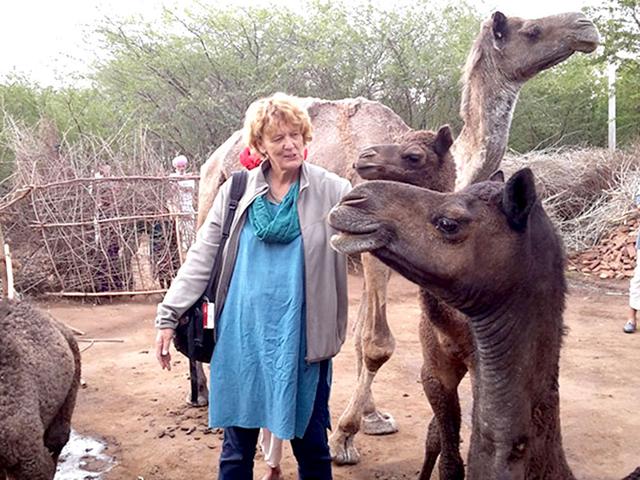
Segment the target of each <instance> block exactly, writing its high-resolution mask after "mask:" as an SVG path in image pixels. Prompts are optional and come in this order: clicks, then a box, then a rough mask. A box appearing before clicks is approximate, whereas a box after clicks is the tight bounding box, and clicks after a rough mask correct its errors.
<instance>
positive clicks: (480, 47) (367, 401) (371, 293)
mask: <svg viewBox="0 0 640 480" xmlns="http://www.w3.org/2000/svg"><path fill="white" fill-rule="evenodd" d="M598 41H599V37H598V32H597V30H596V28H595V27H594V25H593V23H591V22H590V21H589V20H587V19H586V17H584V15H582V14H580V13H568V14H562V15H554V16H550V17H545V18H541V19H536V20H523V19H520V18H507V17H505V15H504V14H502V13H501V12H496V13H494V14H493V15H492V17H491V18H490V19H489V20H487V21H485V22H484V23H483V25H482V28H481V30H480V34H479V35H478V36H477V37H476V39H475V41H474V45H473V47H472V49H471V52H470V54H469V56H468V58H467V62H466V65H465V70H464V74H463V85H464V87H463V95H462V103H461V110H460V115H461V117H462V119H463V120H464V126H463V128H462V131H461V132H460V135H459V136H458V137H457V138H456V140H455V142H454V143H453V146H452V147H451V153H452V155H453V158H454V160H455V163H456V173H455V175H453V176H451V177H447V178H440V179H439V180H438V181H437V182H438V184H439V185H442V186H446V188H443V189H441V188H438V187H437V186H435V184H432V185H426V186H429V188H432V189H436V190H440V191H450V190H452V189H453V186H454V183H455V187H456V188H458V189H459V188H461V187H463V186H465V185H466V184H469V183H472V182H476V181H478V180H481V179H485V178H486V177H488V175H489V173H490V172H491V171H493V170H494V169H497V168H498V166H499V164H500V161H501V160H502V157H503V155H504V152H505V149H506V145H507V141H508V138H509V128H510V126H511V118H512V114H513V110H514V108H515V104H516V101H517V98H518V93H519V91H520V89H521V88H522V86H523V85H524V84H525V83H526V82H527V81H528V80H529V79H531V78H533V77H534V76H535V75H536V74H537V73H539V72H540V71H542V70H544V69H547V68H550V67H552V66H554V65H557V64H558V63H560V62H562V61H563V60H565V59H567V58H568V57H569V56H570V55H571V54H572V53H574V52H575V51H581V52H591V51H593V50H594V49H595V48H596V46H597V44H598ZM403 151H406V152H409V151H410V148H409V144H406V145H401V146H398V145H397V144H396V145H395V147H394V146H392V145H378V146H373V147H369V148H366V149H365V150H363V151H362V153H361V155H360V158H359V159H358V161H357V162H356V164H355V167H356V171H358V173H359V174H360V175H361V176H363V177H364V178H365V179H367V180H370V179H376V178H377V179H388V180H398V181H401V182H407V183H413V184H419V183H418V182H419V180H416V179H415V178H413V174H414V173H415V172H413V171H411V170H405V171H403V172H402V173H400V174H398V173H397V172H396V173H393V172H391V171H389V169H386V170H384V169H382V170H380V168H381V167H380V165H381V164H386V163H388V164H393V163H394V162H396V161H398V155H400V154H401V153H402V152H403ZM394 155H395V158H394ZM372 164H376V165H378V167H377V168H378V169H379V170H378V171H376V170H375V169H371V168H370V169H368V170H365V169H363V168H359V167H361V166H362V165H372ZM429 174H430V178H431V179H430V181H431V182H434V181H435V180H434V177H438V176H440V175H444V176H447V175H450V169H446V168H445V169H442V170H439V171H431V172H429ZM363 267H364V268H363V270H364V276H365V287H366V288H365V294H364V295H363V301H362V304H361V307H360V312H359V319H362V320H359V321H358V322H359V324H361V325H360V326H359V327H360V328H359V329H363V330H364V332H363V333H359V332H358V330H357V331H356V344H357V347H356V350H357V353H358V355H359V357H358V385H357V387H356V389H355V391H354V394H353V396H352V398H351V401H350V402H349V405H348V406H347V408H346V409H345V411H344V413H343V414H342V416H341V417H340V420H339V422H338V428H337V429H336V430H335V432H334V433H333V434H332V435H331V438H330V445H331V450H332V455H333V458H334V461H335V462H336V463H338V464H354V463H357V462H358V461H359V453H358V450H357V448H356V447H355V445H354V443H353V437H354V435H355V434H356V433H357V431H358V430H359V427H360V423H361V418H363V415H364V419H365V421H364V422H363V425H364V426H365V427H367V426H368V425H367V423H368V422H367V419H370V418H373V419H374V421H375V427H376V429H377V431H378V432H379V433H390V432H393V431H395V424H394V422H393V419H392V418H391V417H390V416H389V415H388V414H382V413H379V412H376V410H375V406H374V403H373V398H372V395H371V384H372V383H373V379H374V378H375V375H376V373H377V371H378V369H379V368H380V367H381V366H382V365H383V364H384V363H385V362H386V361H387V360H388V359H389V358H390V357H391V355H392V354H393V350H394V348H395V342H394V339H393V335H392V333H391V331H390V330H389V327H388V324H387V321H386V316H385V312H384V305H385V304H386V279H387V278H388V275H389V272H388V270H386V269H385V268H384V267H383V266H381V265H379V263H378V262H375V260H374V259H369V258H365V256H363ZM430 308H431V309H432V310H438V309H439V307H436V306H434V305H431V306H430ZM442 314H443V315H447V316H450V315H453V314H452V313H450V312H448V313H446V314H445V313H442ZM356 328H357V329H358V326H357V327H356ZM459 331H460V329H455V331H454V332H452V333H456V332H459ZM423 345H424V342H423ZM423 349H425V347H424V346H423ZM436 350H437V349H436ZM468 353H469V352H468V351H460V352H457V353H456V354H455V355H456V356H457V357H458V362H456V363H460V364H461V365H464V364H466V365H467V366H466V367H460V368H462V369H461V370H457V371H456V372H451V374H452V376H453V377H455V378H456V379H457V380H456V381H453V380H451V381H450V382H449V385H448V386H447V388H446V389H445V390H444V391H445V392H446V393H447V395H449V396H450V400H455V402H454V403H455V404H457V393H456V387H457V385H458V383H459V381H460V379H462V377H463V376H464V374H465V373H466V370H467V368H468V366H469V359H466V360H465V357H466V356H467V354H468ZM429 356H430V354H429V353H428V352H427V351H425V362H426V363H427V364H429V363H437V361H438V359H437V358H431V361H429V360H428V359H429ZM361 358H364V364H365V365H366V368H365V369H362V360H361ZM430 377H431V376H430V375H427V378H430ZM453 377H452V378H453ZM458 377H459V378H458ZM423 380H425V374H424V373H423ZM423 385H425V391H426V390H427V389H428V388H431V389H432V390H433V389H435V388H436V387H437V388H444V385H443V383H442V382H436V384H434V383H433V382H432V381H428V382H426V383H425V382H423ZM427 396H429V395H427ZM436 409H437V408H436ZM437 410H438V411H442V410H443V409H442V408H440V409H437ZM452 414H453V416H452V417H451V419H450V420H451V422H446V424H447V425H448V426H449V429H450V431H451V432H453V431H459V420H458V421H457V424H458V425H457V427H456V422H455V421H454V419H455V418H456V414H455V412H452ZM436 415H437V413H436ZM457 416H458V417H459V414H458V415H457ZM452 422H453V423H452ZM435 428H436V425H435V423H434V424H433V426H432V427H430V431H431V432H432V434H431V435H430V438H432V439H435V438H437V432H436V431H435ZM371 430H373V428H371V427H370V428H369V432H367V430H366V429H365V433H370V431H371ZM446 438H448V439H451V442H450V443H448V444H446V445H442V446H440V445H439V443H437V442H436V443H433V442H431V443H430V444H428V445H427V451H428V452H430V453H428V454H427V456H426V458H425V462H426V463H425V466H424V467H423V472H426V471H430V468H429V463H430V462H435V458H436V457H437V456H438V451H439V450H440V448H441V447H442V449H443V459H441V463H440V468H441V471H442V469H443V468H444V470H446V471H448V472H455V471H459V470H460V469H461V465H462V461H461V460H460V459H459V453H455V454H454V452H458V447H457V442H456V441H455V440H454V438H455V437H454V436H453V435H452V434H451V435H447V436H446ZM447 452H448V454H447ZM456 457H457V458H458V460H455V458H456ZM443 460H444V461H443ZM447 465H448V466H447ZM432 467H433V465H431V468H432ZM425 478H428V477H425ZM441 478H450V477H442V476H441ZM451 478H456V477H455V475H454V476H453V477H451Z"/></svg>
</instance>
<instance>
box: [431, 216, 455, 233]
mask: <svg viewBox="0 0 640 480" xmlns="http://www.w3.org/2000/svg"><path fill="white" fill-rule="evenodd" d="M435 224H436V228H437V229H438V230H440V231H441V232H442V233H446V234H449V235H452V234H454V233H458V231H459V230H460V223H459V222H457V221H456V220H453V219H451V218H447V217H440V218H438V219H436V222H435Z"/></svg>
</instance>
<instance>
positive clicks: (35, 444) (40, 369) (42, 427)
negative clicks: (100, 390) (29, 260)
mask: <svg viewBox="0 0 640 480" xmlns="http://www.w3.org/2000/svg"><path fill="white" fill-rule="evenodd" d="M0 331H2V335H0V423H1V424H0V478H1V479H4V478H5V477H7V476H8V478H10V479H14V480H52V479H53V477H54V474H55V470H56V463H57V461H58V457H59V455H60V452H61V450H62V448H63V447H64V445H65V444H66V443H67V441H68V440H69V432H70V429H71V415H72V413H73V409H74V406H75V401H76V394H77V392H78V387H79V385H80V352H79V350H78V345H77V343H76V341H75V339H74V338H73V333H72V332H71V331H70V330H69V329H67V328H66V327H64V325H62V324H61V323H59V322H57V321H56V320H54V319H53V318H51V317H49V316H47V315H45V314H44V313H42V312H40V311H39V310H37V309H36V308H34V307H33V306H31V305H29V304H28V303H26V302H22V303H17V302H13V301H9V300H3V301H1V302H0Z"/></svg>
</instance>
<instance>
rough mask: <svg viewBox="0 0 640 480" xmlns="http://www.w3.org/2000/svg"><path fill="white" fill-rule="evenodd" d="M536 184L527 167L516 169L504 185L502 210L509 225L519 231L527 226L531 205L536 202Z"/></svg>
mask: <svg viewBox="0 0 640 480" xmlns="http://www.w3.org/2000/svg"><path fill="white" fill-rule="evenodd" d="M536 199H537V195H536V184H535V179H534V178H533V172H531V170H530V169H528V168H523V169H522V170H518V171H517V172H516V173H514V174H513V176H512V177H511V178H510V179H509V181H508V182H507V184H506V185H505V186H504V193H503V194H502V210H503V211H504V213H505V215H506V216H507V220H508V221H509V225H511V228H513V229H514V230H517V231H519V232H522V231H524V230H525V229H526V228H527V221H528V220H529V213H530V212H531V207H533V205H534V203H536Z"/></svg>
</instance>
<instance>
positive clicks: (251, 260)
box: [209, 185, 329, 439]
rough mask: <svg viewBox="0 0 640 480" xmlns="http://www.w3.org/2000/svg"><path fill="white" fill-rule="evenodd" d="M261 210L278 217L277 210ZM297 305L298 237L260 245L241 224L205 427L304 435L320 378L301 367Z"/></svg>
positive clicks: (300, 297)
mask: <svg viewBox="0 0 640 480" xmlns="http://www.w3.org/2000/svg"><path fill="white" fill-rule="evenodd" d="M296 188H297V185H296ZM264 203H266V204H267V205H268V208H269V209H271V212H270V213H271V214H275V213H276V212H277V209H278V208H279V205H275V204H269V203H268V202H264ZM283 203H284V202H283ZM294 208H295V207H294ZM298 228H299V227H298ZM304 299H305V289H304V252H303V246H302V236H301V235H299V234H298V235H297V236H296V237H295V238H294V239H293V240H292V241H290V242H289V243H267V242H265V241H262V240H260V239H259V238H258V237H257V236H256V233H255V230H254V227H253V226H252V223H251V222H250V221H249V220H247V221H246V222H245V224H244V227H243V229H242V232H241V234H240V242H239V246H238V255H237V258H236V264H235V268H234V271H233V275H232V279H231V283H230V285H229V291H228V294H227V298H226V301H225V304H224V308H223V311H222V312H221V314H220V318H219V322H218V325H219V336H218V343H217V345H216V348H215V350H214V353H213V358H212V361H211V381H210V383H211V387H210V394H209V425H210V426H211V427H212V428H213V427H243V428H258V427H266V428H268V429H269V430H271V432H273V434H275V435H276V436H277V437H279V438H281V439H291V438H294V437H299V438H301V437H302V436H303V435H304V432H305V429H306V428H307V425H308V423H309V418H310V417H311V412H312V409H313V402H314V399H315V396H316V390H317V387H318V379H319V371H320V369H319V364H317V363H315V364H308V363H307V362H305V354H306V335H305V314H304V312H305V309H304V303H305V300H304ZM323 381H328V379H323ZM327 422H328V419H327ZM327 427H329V425H327Z"/></svg>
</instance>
